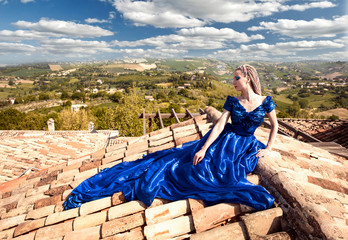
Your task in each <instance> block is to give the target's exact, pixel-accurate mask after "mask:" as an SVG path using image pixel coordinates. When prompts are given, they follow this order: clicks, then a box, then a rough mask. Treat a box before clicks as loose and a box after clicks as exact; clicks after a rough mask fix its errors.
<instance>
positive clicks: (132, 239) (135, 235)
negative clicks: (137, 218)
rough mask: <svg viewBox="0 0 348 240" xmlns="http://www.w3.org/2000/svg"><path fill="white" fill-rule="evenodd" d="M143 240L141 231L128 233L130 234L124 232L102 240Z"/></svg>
mask: <svg viewBox="0 0 348 240" xmlns="http://www.w3.org/2000/svg"><path fill="white" fill-rule="evenodd" d="M143 239H145V236H144V233H143V231H142V230H136V231H133V230H132V231H130V232H124V233H119V234H116V235H113V236H110V237H107V238H104V240H143Z"/></svg>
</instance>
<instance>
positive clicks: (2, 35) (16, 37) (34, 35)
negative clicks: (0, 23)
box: [0, 30, 61, 42]
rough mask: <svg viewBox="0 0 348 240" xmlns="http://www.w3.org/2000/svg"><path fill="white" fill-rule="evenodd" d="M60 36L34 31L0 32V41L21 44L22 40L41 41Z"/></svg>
mask: <svg viewBox="0 0 348 240" xmlns="http://www.w3.org/2000/svg"><path fill="white" fill-rule="evenodd" d="M60 36H61V35H60V34H55V33H49V32H36V31H26V30H16V31H10V30H1V31H0V40H1V41H12V42H21V41H23V40H40V39H41V40H42V39H47V38H49V37H60Z"/></svg>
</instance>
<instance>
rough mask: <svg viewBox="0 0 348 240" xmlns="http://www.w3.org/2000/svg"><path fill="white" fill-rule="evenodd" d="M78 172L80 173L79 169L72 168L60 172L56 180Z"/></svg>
mask: <svg viewBox="0 0 348 240" xmlns="http://www.w3.org/2000/svg"><path fill="white" fill-rule="evenodd" d="M79 173H80V170H79V169H72V170H69V171H66V172H62V173H61V174H59V175H58V177H57V180H60V179H64V178H71V177H74V176H75V175H76V174H79Z"/></svg>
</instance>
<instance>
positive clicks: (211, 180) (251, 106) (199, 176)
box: [64, 65, 278, 210]
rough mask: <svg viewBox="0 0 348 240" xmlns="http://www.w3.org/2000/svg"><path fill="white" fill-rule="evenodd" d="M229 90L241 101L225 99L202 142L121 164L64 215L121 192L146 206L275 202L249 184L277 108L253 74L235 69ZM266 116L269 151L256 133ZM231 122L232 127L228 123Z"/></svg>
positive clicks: (77, 193)
mask: <svg viewBox="0 0 348 240" xmlns="http://www.w3.org/2000/svg"><path fill="white" fill-rule="evenodd" d="M233 78H234V80H233V85H234V87H235V89H236V90H237V91H240V92H241V95H240V96H239V97H231V96H228V97H227V99H226V102H225V104H224V109H225V110H224V112H223V114H222V116H221V118H220V119H219V121H218V122H217V123H216V125H215V126H214V128H213V129H212V130H210V131H209V132H208V133H207V134H206V135H205V136H204V137H203V138H202V139H201V140H197V141H192V142H189V143H186V144H184V145H183V146H182V147H181V148H173V149H168V150H163V151H158V152H155V153H151V154H148V155H147V156H145V157H144V158H142V159H139V160H137V161H134V162H123V163H120V164H118V165H115V166H114V167H112V168H109V169H106V170H104V171H102V172H100V173H98V174H96V175H95V176H93V177H91V178H89V179H87V180H85V181H84V182H82V183H81V184H80V185H79V186H78V187H76V188H75V189H74V190H73V191H72V193H71V195H70V196H68V198H67V199H66V201H65V203H64V206H65V209H70V208H74V207H79V206H80V205H81V204H82V203H84V202H88V201H92V200H96V199H99V198H102V197H106V196H111V195H112V194H114V193H116V192H122V193H123V194H124V196H125V198H126V199H127V200H128V201H131V200H135V199H138V200H141V201H142V202H144V203H145V204H146V205H148V206H150V205H151V203H152V201H153V200H154V198H155V197H158V198H164V199H168V200H172V201H176V200H181V199H186V198H194V199H201V200H203V201H204V202H205V204H207V205H212V204H217V203H221V202H227V203H242V204H245V205H248V206H251V207H253V208H255V209H257V210H263V209H267V208H270V207H271V206H272V204H273V202H274V198H273V196H271V195H270V194H269V193H268V192H267V191H266V190H265V189H264V188H263V187H262V186H259V185H254V184H251V183H250V182H248V181H247V179H246V176H247V174H249V173H251V172H252V171H253V170H254V169H255V167H256V164H257V162H258V159H259V158H260V157H264V156H267V155H268V154H269V153H270V151H272V146H273V143H274V140H275V137H276V133H277V129H278V124H277V119H276V114H275V110H274V108H275V104H274V103H273V101H272V98H271V97H270V96H267V97H265V96H261V85H260V81H259V77H258V74H257V71H256V70H255V68H253V67H252V66H250V65H242V66H240V67H238V68H237V69H236V70H235V71H234V74H233ZM265 115H267V116H268V118H269V120H270V123H271V126H272V127H271V132H270V136H269V140H268V142H267V145H264V144H263V143H261V142H259V141H258V140H257V139H256V138H255V136H254V132H255V130H256V128H257V127H259V126H260V125H261V124H262V122H263V119H264V116H265ZM230 117H231V119H232V124H229V123H227V121H228V119H229V118H230Z"/></svg>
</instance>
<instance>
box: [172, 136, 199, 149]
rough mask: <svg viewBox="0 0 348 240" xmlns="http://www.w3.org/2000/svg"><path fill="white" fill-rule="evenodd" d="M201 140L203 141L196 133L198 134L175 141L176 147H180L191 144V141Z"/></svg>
mask: <svg viewBox="0 0 348 240" xmlns="http://www.w3.org/2000/svg"><path fill="white" fill-rule="evenodd" d="M199 139H201V136H200V134H199V133H196V134H193V135H190V136H187V137H183V138H177V139H175V145H176V146H178V145H181V144H183V143H187V142H191V141H194V140H199Z"/></svg>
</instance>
